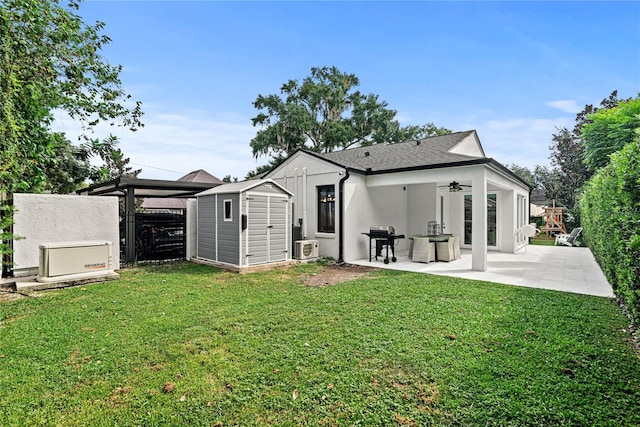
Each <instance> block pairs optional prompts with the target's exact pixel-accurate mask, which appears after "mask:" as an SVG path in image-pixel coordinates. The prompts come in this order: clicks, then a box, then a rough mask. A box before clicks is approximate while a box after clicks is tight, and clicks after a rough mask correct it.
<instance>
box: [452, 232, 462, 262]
mask: <svg viewBox="0 0 640 427" xmlns="http://www.w3.org/2000/svg"><path fill="white" fill-rule="evenodd" d="M453 257H454V258H455V259H460V258H461V256H460V236H453Z"/></svg>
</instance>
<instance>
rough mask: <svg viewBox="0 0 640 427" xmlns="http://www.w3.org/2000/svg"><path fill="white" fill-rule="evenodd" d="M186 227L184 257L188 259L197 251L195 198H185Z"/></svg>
mask: <svg viewBox="0 0 640 427" xmlns="http://www.w3.org/2000/svg"><path fill="white" fill-rule="evenodd" d="M186 228H187V229H186V230H185V231H186V237H187V247H186V253H185V256H184V257H185V259H187V260H190V259H191V258H192V257H195V256H196V254H197V252H198V201H197V200H196V199H187V212H186Z"/></svg>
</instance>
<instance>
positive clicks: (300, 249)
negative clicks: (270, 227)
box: [296, 240, 320, 259]
mask: <svg viewBox="0 0 640 427" xmlns="http://www.w3.org/2000/svg"><path fill="white" fill-rule="evenodd" d="M296 254H297V257H296V259H312V258H318V256H319V255H320V247H319V244H318V241H317V240H297V241H296Z"/></svg>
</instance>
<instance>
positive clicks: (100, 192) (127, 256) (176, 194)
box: [76, 177, 220, 263]
mask: <svg viewBox="0 0 640 427" xmlns="http://www.w3.org/2000/svg"><path fill="white" fill-rule="evenodd" d="M218 185H220V184H218V183H211V182H187V181H166V180H159V179H138V178H126V177H120V178H116V179H114V180H111V181H107V182H103V183H101V184H95V185H92V186H90V187H87V188H83V189H81V190H78V191H76V193H77V194H79V195H85V196H117V197H123V198H124V201H125V203H124V205H125V221H126V222H125V252H124V262H126V263H133V262H135V261H136V247H135V234H136V197H145V198H146V197H148V198H191V197H194V196H195V194H197V193H200V192H202V191H205V190H208V189H210V188H213V187H217V186H218Z"/></svg>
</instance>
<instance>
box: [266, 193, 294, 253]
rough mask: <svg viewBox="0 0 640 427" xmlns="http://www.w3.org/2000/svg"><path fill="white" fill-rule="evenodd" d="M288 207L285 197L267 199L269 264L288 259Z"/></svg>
mask: <svg viewBox="0 0 640 427" xmlns="http://www.w3.org/2000/svg"><path fill="white" fill-rule="evenodd" d="M288 206H289V201H288V200H287V198H286V197H276V196H271V197H270V199H269V227H270V228H269V229H268V239H269V262H275V261H286V260H287V258H288V255H289V254H288V251H287V242H288V241H289V239H288V236H287V230H288V227H287V224H288V223H289V221H288V220H287V212H288Z"/></svg>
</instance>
